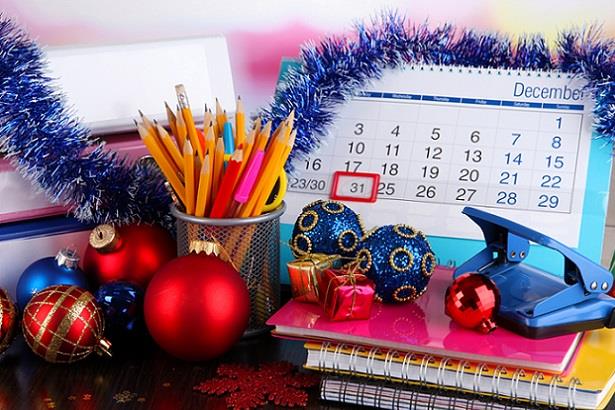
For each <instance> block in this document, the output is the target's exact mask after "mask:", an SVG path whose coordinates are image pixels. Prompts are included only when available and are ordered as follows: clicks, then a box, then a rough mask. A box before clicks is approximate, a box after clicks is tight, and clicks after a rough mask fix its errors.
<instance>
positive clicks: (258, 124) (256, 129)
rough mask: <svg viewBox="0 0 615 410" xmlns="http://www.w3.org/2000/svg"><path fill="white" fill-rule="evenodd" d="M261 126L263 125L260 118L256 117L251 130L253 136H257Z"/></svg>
mask: <svg viewBox="0 0 615 410" xmlns="http://www.w3.org/2000/svg"><path fill="white" fill-rule="evenodd" d="M262 125H263V124H262V123H261V117H257V118H256V119H255V120H254V124H252V129H253V130H254V132H255V135H257V136H258V134H259V133H260V132H261V127H262Z"/></svg>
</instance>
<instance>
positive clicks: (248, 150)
mask: <svg viewBox="0 0 615 410" xmlns="http://www.w3.org/2000/svg"><path fill="white" fill-rule="evenodd" d="M253 148H254V130H252V131H250V133H249V134H248V136H247V137H246V141H245V143H244V145H243V157H244V161H243V163H242V166H241V172H243V169H244V168H245V167H246V164H247V163H248V161H252V149H253Z"/></svg>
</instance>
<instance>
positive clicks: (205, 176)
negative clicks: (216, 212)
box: [194, 154, 211, 217]
mask: <svg viewBox="0 0 615 410" xmlns="http://www.w3.org/2000/svg"><path fill="white" fill-rule="evenodd" d="M209 158H210V157H209V154H205V159H204V160H203V166H202V167H201V174H200V175H199V189H198V193H197V197H196V198H197V199H196V207H195V210H194V215H195V216H201V217H202V216H205V210H206V209H207V202H208V201H209V199H208V198H209V190H210V189H211V166H210V164H209Z"/></svg>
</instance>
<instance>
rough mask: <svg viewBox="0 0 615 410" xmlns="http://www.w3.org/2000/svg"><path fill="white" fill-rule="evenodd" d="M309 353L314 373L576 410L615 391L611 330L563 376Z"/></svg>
mask: <svg viewBox="0 0 615 410" xmlns="http://www.w3.org/2000/svg"><path fill="white" fill-rule="evenodd" d="M543 342H545V343H548V340H544V341H543ZM306 348H307V350H308V358H307V362H306V367H307V368H309V369H313V370H320V371H327V372H336V373H340V374H344V375H353V376H363V377H372V378H381V379H391V380H397V381H404V382H407V383H411V384H429V385H432V386H438V387H443V388H447V389H452V390H458V391H462V390H463V391H466V392H476V393H480V394H486V395H493V396H502V397H516V398H518V399H521V400H526V401H528V402H539V403H542V404H549V405H557V406H569V405H570V400H572V399H574V403H575V404H576V406H577V407H582V408H596V407H597V406H599V405H600V404H601V403H602V402H604V401H605V400H608V399H609V398H610V397H611V395H612V390H613V388H614V386H615V332H614V331H612V330H610V329H600V330H595V331H592V332H587V333H586V334H585V336H584V337H583V339H582V341H581V343H580V346H579V349H578V353H577V354H576V355H575V358H574V360H573V361H572V362H571V364H570V366H569V368H568V369H566V372H564V373H561V374H548V373H543V372H540V371H534V370H530V369H524V368H517V369H515V368H510V367H509V368H505V367H504V366H501V365H487V364H484V363H479V364H470V363H467V362H464V361H456V360H452V359H450V358H446V357H439V358H436V357H433V356H429V355H420V354H415V353H399V352H394V351H382V350H380V349H377V348H372V349H366V348H363V347H360V346H348V345H343V344H338V345H332V344H330V343H327V342H324V343H320V344H318V343H308V344H306Z"/></svg>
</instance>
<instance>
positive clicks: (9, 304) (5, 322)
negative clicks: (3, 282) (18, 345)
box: [0, 289, 17, 353]
mask: <svg viewBox="0 0 615 410" xmlns="http://www.w3.org/2000/svg"><path fill="white" fill-rule="evenodd" d="M16 324H17V308H16V307H15V302H13V299H11V297H10V296H9V294H8V292H7V291H6V290H5V289H0V353H2V352H4V351H5V350H6V349H8V347H9V346H10V344H11V342H12V341H13V336H15V325H16Z"/></svg>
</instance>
